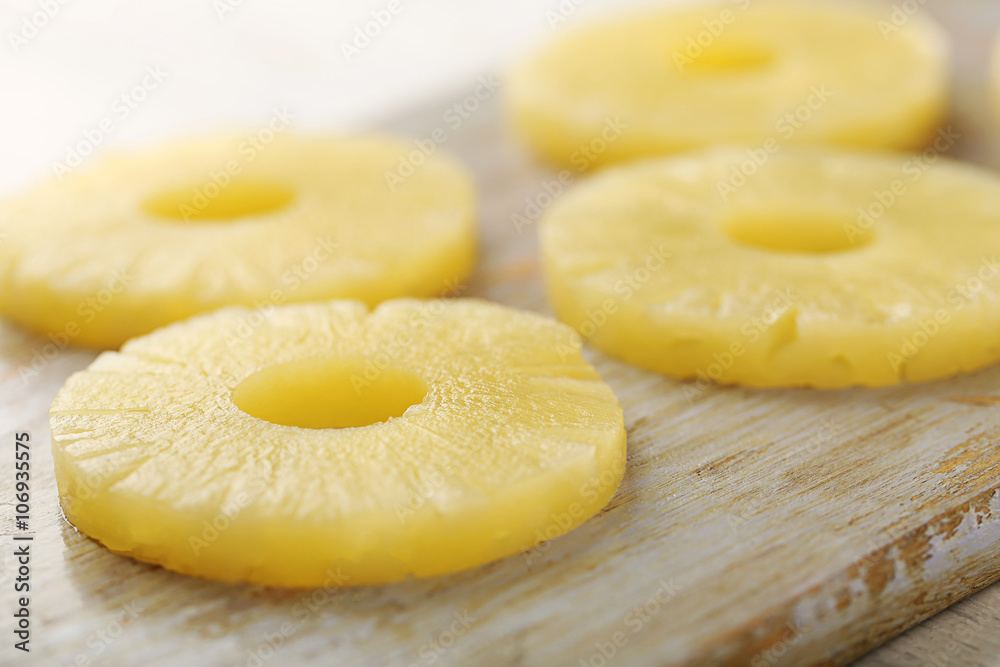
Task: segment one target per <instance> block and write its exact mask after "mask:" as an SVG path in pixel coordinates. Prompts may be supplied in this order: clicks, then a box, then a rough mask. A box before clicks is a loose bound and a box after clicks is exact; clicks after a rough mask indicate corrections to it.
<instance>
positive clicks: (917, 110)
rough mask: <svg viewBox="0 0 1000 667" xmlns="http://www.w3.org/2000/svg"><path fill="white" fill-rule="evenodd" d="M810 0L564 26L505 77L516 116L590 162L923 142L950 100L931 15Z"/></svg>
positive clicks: (556, 152) (535, 136) (546, 143)
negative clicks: (719, 149) (733, 147)
mask: <svg viewBox="0 0 1000 667" xmlns="http://www.w3.org/2000/svg"><path fill="white" fill-rule="evenodd" d="M884 14H885V12H882V11H880V10H879V9H878V8H875V7H865V6H863V5H854V4H849V3H836V4H833V3H823V2H820V3H816V2H801V0H794V1H789V0H780V1H767V0H762V1H760V2H757V1H754V2H750V1H749V0H748V1H747V2H722V3H719V2H715V3H707V4H706V3H697V4H694V5H688V6H685V7H676V8H668V9H660V10H655V11H645V12H640V13H637V14H635V15H632V16H626V17H622V18H617V19H608V20H605V21H602V22H601V23H597V24H594V25H589V26H586V25H585V26H581V27H579V28H575V29H567V30H566V32H565V33H563V34H561V35H559V36H558V37H557V38H556V39H554V40H553V41H552V42H551V43H550V44H548V45H546V46H545V47H543V48H542V49H541V51H540V52H538V53H537V54H536V55H534V56H533V57H531V58H529V59H528V60H526V61H525V62H524V63H523V64H521V65H520V66H518V67H516V68H515V69H514V71H513V72H512V73H511V75H510V77H509V83H508V86H507V92H508V95H507V102H508V107H509V111H510V114H511V117H512V119H513V122H514V125H515V126H516V127H517V128H518V129H519V130H520V133H521V134H522V135H523V136H524V137H525V138H526V139H527V141H528V142H529V143H530V144H531V146H532V147H533V148H534V149H535V150H536V151H537V152H538V153H539V154H541V155H542V156H543V157H545V158H546V159H548V160H549V161H551V162H554V163H556V164H559V165H564V166H570V167H575V168H577V169H581V170H582V169H586V168H590V167H593V166H598V165H603V164H606V163H611V162H620V161H625V160H631V159H634V158H638V157H644V156H653V155H662V154H666V153H673V152H677V151H684V150H689V149H695V148H699V147H704V146H708V145H718V144H725V143H747V144H756V143H762V142H764V141H768V140H772V141H778V142H782V143H812V144H816V143H821V144H832V145H842V146H854V147H869V148H914V147H917V146H921V145H923V144H924V143H925V142H926V141H928V140H929V139H930V138H931V136H932V134H933V132H934V130H935V129H936V128H937V126H938V124H939V122H940V120H941V118H942V117H943V115H944V114H945V112H946V109H947V89H948V50H947V41H946V38H945V36H944V33H943V31H942V30H941V29H940V28H938V27H937V25H936V24H934V23H933V22H931V21H930V19H927V18H925V17H923V16H913V17H911V18H910V20H909V21H907V22H906V23H905V25H902V26H897V25H895V24H892V23H890V22H888V21H887V19H886V16H884Z"/></svg>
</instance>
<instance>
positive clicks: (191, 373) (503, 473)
mask: <svg viewBox="0 0 1000 667" xmlns="http://www.w3.org/2000/svg"><path fill="white" fill-rule="evenodd" d="M252 312H253V311H250V310H247V309H246V308H242V307H231V308H226V309H223V310H221V311H219V312H217V313H212V314H208V315H203V316H199V317H196V318H193V319H191V320H189V321H187V322H181V323H177V324H174V325H171V326H169V327H166V328H164V329H161V330H159V331H156V332H154V333H152V334H150V335H148V336H143V337H141V338H136V339H134V340H131V341H129V342H128V343H127V344H126V345H125V346H124V347H123V348H122V350H121V351H120V352H105V353H104V354H102V355H101V356H100V357H98V358H97V360H96V361H95V362H94V363H93V364H92V365H91V366H90V368H89V369H87V370H86V371H83V372H80V373H77V374H75V375H73V376H72V377H71V378H70V379H69V381H68V382H67V383H66V386H65V387H64V388H63V389H62V391H61V392H60V393H59V395H58V397H57V398H56V400H55V403H54V404H53V406H52V412H51V420H52V451H53V459H54V461H55V467H56V479H57V481H58V485H59V495H60V500H61V504H62V507H63V511H64V512H65V514H66V517H67V518H68V519H69V521H70V522H71V523H73V525H75V526H76V527H77V528H79V529H80V530H81V531H83V532H84V533H86V534H88V535H90V536H91V537H94V538H95V539H97V540H100V541H101V542H102V543H104V544H105V545H106V546H107V547H108V548H109V549H111V550H112V551H115V552H118V553H122V554H125V555H128V556H131V557H133V558H136V559H139V560H142V561H147V562H151V563H157V564H159V565H162V566H163V567H166V568H168V569H171V570H175V571H178V572H183V573H186V574H193V575H198V576H201V577H205V578H209V579H217V580H224V581H247V582H253V583H257V584H263V585H274V586H294V587H299V586H302V587H305V586H320V585H330V583H331V582H338V583H341V584H345V585H357V584H372V583H381V582H388V581H394V580H397V579H402V578H404V577H407V576H416V577H428V576H434V575H439V574H443V573H447V572H453V571H457V570H462V569H465V568H470V567H473V566H476V565H480V564H482V563H486V562H489V561H493V560H496V559H499V558H503V557H504V556H508V555H510V554H514V553H517V552H519V551H522V550H525V549H528V548H531V547H533V546H534V545H535V544H537V543H538V542H540V541H543V540H546V539H551V538H553V537H555V536H557V535H560V534H562V533H565V532H566V531H568V530H570V529H572V528H574V527H575V526H577V525H579V524H580V523H582V522H583V521H584V520H586V519H587V518H588V517H590V516H591V515H593V514H594V513H595V512H597V511H598V510H599V509H601V507H603V506H604V505H605V504H606V503H607V502H608V500H609V499H610V498H611V497H612V495H613V494H614V492H615V489H616V488H617V487H618V484H619V482H620V481H621V478H622V474H623V472H624V466H625V430H624V426H623V420H622V410H621V407H620V406H619V404H618V401H617V400H616V399H615V396H614V394H613V393H612V391H611V389H610V388H609V387H608V386H607V385H606V384H604V383H603V382H602V381H601V379H600V376H599V375H598V374H597V371H596V370H594V368H593V367H592V366H590V365H589V364H588V363H587V362H586V361H585V360H584V359H583V357H582V356H581V355H580V341H579V338H578V336H577V335H576V334H575V333H574V332H573V331H572V330H571V329H569V328H568V327H566V326H564V325H562V324H559V323H558V322H555V321H553V320H550V319H548V318H544V317H541V316H538V315H534V314H529V313H524V312H519V311H516V310H513V309H510V308H505V307H502V306H499V305H496V304H490V303H487V302H483V301H476V300H465V299H459V300H432V301H417V300H411V299H401V300H395V301H390V302H387V303H383V304H381V305H380V306H378V307H377V308H376V309H375V310H374V311H373V312H371V313H369V312H368V311H367V309H366V307H365V306H364V305H363V304H361V303H359V302H356V301H333V302H325V303H318V304H301V305H292V306H284V307H282V308H279V309H276V310H275V311H274V312H273V313H272V315H271V316H270V317H269V318H268V319H266V320H264V321H263V322H260V323H259V325H258V326H257V327H256V328H255V329H253V330H252V333H251V334H249V335H247V336H245V337H239V336H236V332H237V331H239V330H240V329H241V328H242V327H243V325H244V323H245V322H246V320H247V318H249V317H251V316H252Z"/></svg>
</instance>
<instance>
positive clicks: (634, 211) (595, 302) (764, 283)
mask: <svg viewBox="0 0 1000 667" xmlns="http://www.w3.org/2000/svg"><path fill="white" fill-rule="evenodd" d="M951 139H954V137H952V138H951ZM947 143H948V139H946V135H942V137H941V138H939V141H938V143H937V144H936V146H937V147H938V149H940V150H944V149H946V148H947ZM997 211H1000V179H998V178H997V176H996V175H995V174H993V173H991V172H987V171H985V170H982V169H979V168H976V167H971V166H967V165H962V164H960V163H956V162H951V161H948V160H946V159H945V158H943V157H941V156H940V155H939V154H937V153H935V152H933V150H931V149H928V151H926V152H925V153H923V154H921V155H918V156H909V155H895V154H864V153H850V152H839V151H833V150H831V149H826V150H823V149H818V148H811V149H810V148H798V149H792V148H788V149H786V150H784V151H781V152H780V153H777V154H774V155H766V154H763V155H761V154H759V153H758V151H757V150H756V149H750V150H746V149H736V148H719V149H712V150H708V151H704V152H702V153H697V154H692V155H687V156H679V157H673V158H661V159H659V160H650V161H646V162H643V163H637V164H635V165H627V166H623V167H616V168H614V169H609V170H608V171H606V172H604V173H602V174H600V175H598V176H596V177H595V178H594V179H593V180H591V181H589V182H588V183H586V184H585V185H582V186H581V187H580V188H579V189H577V190H575V191H574V192H572V193H571V194H569V195H567V196H566V197H565V198H563V200H561V201H560V202H559V203H558V204H557V205H555V206H554V207H553V208H552V209H551V210H550V211H549V213H548V215H547V216H546V217H545V218H544V219H543V220H542V221H541V227H540V234H541V247H542V255H543V259H544V266H545V272H546V278H547V282H548V286H549V292H550V298H551V300H552V303H553V304H554V308H555V310H556V312H557V314H558V316H559V318H560V319H561V320H563V321H564V322H567V323H568V324H570V325H571V326H573V327H575V328H576V329H577V330H578V331H579V332H580V333H581V334H582V335H583V336H584V337H585V338H587V339H589V340H590V342H591V343H593V345H595V346H596V347H598V348H600V349H602V350H604V351H606V352H608V353H609V354H612V355H614V356H616V357H619V358H621V359H624V360H625V361H628V362H629V363H632V364H634V365H637V366H641V367H643V368H646V369H649V370H653V371H657V372H660V373H664V374H667V375H672V376H676V377H680V378H695V379H697V381H698V382H697V385H698V387H697V389H698V390H700V389H701V388H704V387H707V386H708V384H709V383H710V382H712V381H715V382H719V383H723V384H731V383H736V384H744V385H750V386H759V387H780V386H813V387H826V388H837V387H847V386H851V385H866V386H880V385H888V384H893V383H897V382H899V381H902V380H906V381H925V380H931V379H935V378H942V377H947V376H950V375H954V374H956V373H959V372H963V371H971V370H975V369H978V368H981V367H984V366H986V365H988V364H992V363H994V362H995V361H997V360H998V359H1000V257H998V254H995V252H994V251H996V250H997V249H998V248H1000V225H998V224H997V220H996V216H997Z"/></svg>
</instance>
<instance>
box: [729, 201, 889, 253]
mask: <svg viewBox="0 0 1000 667" xmlns="http://www.w3.org/2000/svg"><path fill="white" fill-rule="evenodd" d="M722 229H723V231H724V232H725V234H726V235H727V236H728V237H729V238H730V239H732V240H733V241H736V242H737V243H739V244H742V245H747V246H753V247H755V248H762V249H764V250H771V251H775V252H788V253H794V252H797V253H817V254H821V253H836V252H846V251H848V250H856V249H858V248H863V247H864V246H866V245H868V244H869V243H871V242H872V240H873V239H874V238H875V235H874V233H873V232H872V229H871V226H870V225H863V224H859V223H858V220H857V219H856V218H855V217H853V216H850V215H846V214H840V213H837V212H820V211H815V210H804V209H773V210H743V211H738V212H734V213H733V214H731V215H729V216H728V217H726V218H725V219H724V220H723V221H722Z"/></svg>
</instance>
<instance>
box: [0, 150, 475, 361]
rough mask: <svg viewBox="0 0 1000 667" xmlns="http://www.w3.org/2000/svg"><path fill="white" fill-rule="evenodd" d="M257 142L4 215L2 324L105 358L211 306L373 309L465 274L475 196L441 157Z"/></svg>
mask: <svg viewBox="0 0 1000 667" xmlns="http://www.w3.org/2000/svg"><path fill="white" fill-rule="evenodd" d="M253 139H254V141H248V140H247V139H246V138H245V137H243V138H241V137H232V136H225V137H212V138H203V139H199V140H189V141H187V142H181V143H178V144H171V145H169V146H165V147H162V148H159V149H155V150H151V151H149V152H139V153H124V154H112V155H108V156H107V157H104V158H101V159H100V160H98V161H97V162H96V163H95V164H93V165H92V166H88V167H86V168H83V169H80V170H79V171H77V172H74V173H71V174H69V175H66V176H65V177H64V178H63V179H62V181H61V182H60V181H59V180H58V179H53V180H52V181H51V182H47V183H44V184H41V185H39V186H37V187H36V188H35V189H33V190H31V191H29V192H27V193H25V194H23V195H21V196H19V197H15V198H13V199H11V200H8V201H6V202H2V203H0V233H2V234H4V241H3V243H0V313H3V314H5V315H6V316H8V317H9V318H11V319H13V320H14V321H16V322H18V323H19V324H21V325H23V326H24V327H26V328H28V329H30V330H32V331H35V332H37V333H39V334H41V335H48V336H50V337H51V338H52V340H53V341H58V342H60V343H67V344H75V345H83V346H89V347H98V348H117V347H118V346H120V344H121V343H122V342H124V341H125V340H127V339H129V338H131V337H133V336H136V335H140V334H143V333H147V332H149V331H152V330H153V329H156V328H157V327H160V326H162V325H164V324H168V323H170V322H173V321H177V320H181V319H185V318H187V317H189V316H191V315H194V314H196V313H200V312H205V311H208V310H212V309H215V308H217V307H219V306H223V305H230V304H242V305H258V306H266V307H271V306H275V305H280V304H283V303H291V302H302V301H312V300H319V299H327V298H333V297H338V298H355V299H359V300H362V301H364V302H366V303H368V304H370V305H374V304H376V303H378V302H380V301H383V300H386V299H389V298H393V297H399V296H432V295H438V294H442V293H444V292H446V291H448V290H449V289H453V286H454V284H455V282H456V281H458V280H460V279H461V278H463V277H465V276H466V275H467V274H468V273H469V271H470V270H471V267H472V265H473V262H474V255H475V229H474V206H475V204H474V193H473V187H472V184H471V179H470V177H469V176H468V175H467V174H466V172H465V171H464V170H463V169H462V168H461V167H459V166H458V165H457V164H456V163H454V162H452V161H451V160H450V159H447V158H445V157H442V156H441V155H432V156H430V157H427V158H426V161H423V162H422V163H421V164H420V165H419V166H417V167H412V166H410V163H409V162H407V160H408V159H409V158H406V159H404V158H405V156H408V155H409V154H410V152H411V151H412V146H410V145H407V144H404V143H401V142H397V141H393V140H388V139H383V138H376V137H359V138H334V137H327V136H293V135H291V134H289V133H283V134H278V135H276V136H273V135H272V140H271V141H270V143H262V142H261V141H259V140H258V139H257V137H253ZM401 165H403V166H406V167H407V169H406V170H404V169H403V168H402V167H401ZM401 174H402V175H401Z"/></svg>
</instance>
